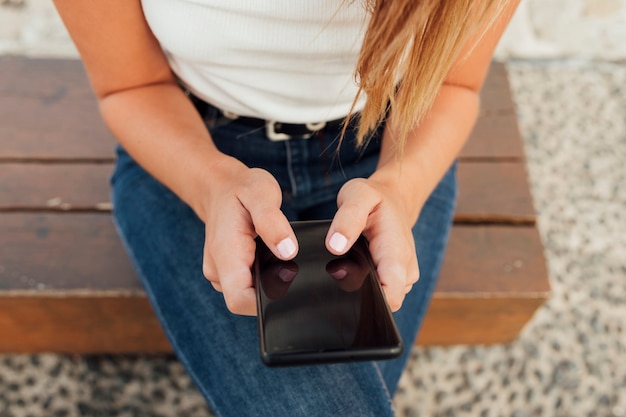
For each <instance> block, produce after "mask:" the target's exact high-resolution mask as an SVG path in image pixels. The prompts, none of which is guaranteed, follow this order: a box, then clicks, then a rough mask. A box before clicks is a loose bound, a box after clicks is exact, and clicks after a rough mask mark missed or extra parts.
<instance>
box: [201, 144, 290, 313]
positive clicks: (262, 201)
mask: <svg viewBox="0 0 626 417" xmlns="http://www.w3.org/2000/svg"><path fill="white" fill-rule="evenodd" d="M211 171H212V174H211V178H210V179H209V181H208V185H207V187H208V188H209V189H208V192H206V193H205V194H204V196H203V197H202V198H201V200H200V201H199V204H201V206H202V209H200V210H197V211H198V212H199V214H200V217H202V219H203V220H204V222H205V227H206V235H205V244H204V259H203V273H204V276H205V277H206V278H207V279H208V280H209V281H210V282H211V284H213V287H214V288H215V289H216V290H217V291H220V292H222V293H223V294H224V299H225V301H226V305H227V307H228V309H229V310H230V311H231V312H232V313H235V314H243V315H256V295H255V290H254V283H253V281H252V273H251V267H252V263H253V262H254V256H255V249H256V244H255V241H254V239H255V237H256V236H257V235H258V236H260V238H261V239H263V241H264V242H265V244H266V245H267V247H268V248H269V249H270V250H271V251H272V252H273V253H274V255H275V256H276V257H277V258H278V259H281V260H290V259H293V258H294V257H295V256H296V254H297V252H298V243H297V241H296V237H295V234H294V232H293V229H292V228H291V225H290V224H289V221H288V220H287V218H286V217H285V215H284V214H283V213H282V211H281V210H280V206H281V202H282V193H281V190H280V186H279V184H278V182H277V181H276V179H275V178H274V177H273V176H272V175H271V174H270V173H269V172H267V171H265V170H262V169H259V168H248V167H247V166H245V165H244V164H242V163H241V162H240V161H238V160H236V159H234V158H231V157H227V156H224V158H220V161H218V162H217V163H216V164H215V165H213V166H212V169H211Z"/></svg>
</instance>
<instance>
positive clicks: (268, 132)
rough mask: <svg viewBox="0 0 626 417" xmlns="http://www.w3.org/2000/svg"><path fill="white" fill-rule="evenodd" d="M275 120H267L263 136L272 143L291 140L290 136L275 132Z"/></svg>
mask: <svg viewBox="0 0 626 417" xmlns="http://www.w3.org/2000/svg"><path fill="white" fill-rule="evenodd" d="M276 123H277V122H276V120H268V121H267V122H266V123H265V136H267V138H268V139H269V140H270V141H272V142H282V141H285V140H289V139H291V135H288V134H287V133H281V132H277V131H276Z"/></svg>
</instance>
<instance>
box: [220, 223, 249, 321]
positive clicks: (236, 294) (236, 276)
mask: <svg viewBox="0 0 626 417" xmlns="http://www.w3.org/2000/svg"><path fill="white" fill-rule="evenodd" d="M236 230H237V227H236V226H235V224H234V223H230V222H228V223H227V222H223V223H221V224H220V225H218V227H217V229H216V235H217V236H218V237H219V239H216V242H219V244H217V245H213V247H212V248H211V249H212V251H211V252H212V253H213V255H214V256H213V261H214V263H215V270H216V275H217V276H218V277H219V287H220V288H221V291H222V293H223V294H224V300H225V301H226V306H227V307H228V309H229V310H230V311H231V312H232V313H234V314H241V315H247V316H254V315H256V293H255V290H254V284H253V282H252V272H251V270H250V268H251V266H252V262H253V260H254V252H255V248H256V244H255V241H254V239H253V237H252V236H251V235H250V234H245V233H236V232H234V231H236Z"/></svg>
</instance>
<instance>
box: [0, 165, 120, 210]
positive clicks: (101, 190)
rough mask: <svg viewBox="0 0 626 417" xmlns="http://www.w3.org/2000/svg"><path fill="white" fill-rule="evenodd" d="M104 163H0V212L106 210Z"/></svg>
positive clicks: (109, 168) (106, 168)
mask: <svg viewBox="0 0 626 417" xmlns="http://www.w3.org/2000/svg"><path fill="white" fill-rule="evenodd" d="M112 170H113V166H112V164H110V163H107V164H52V165H49V164H34V163H28V164H18V163H0V211H9V210H10V211H18V210H63V211H64V210H106V209H110V206H111V203H110V195H109V193H110V189H109V181H108V179H109V177H110V175H111V172H112Z"/></svg>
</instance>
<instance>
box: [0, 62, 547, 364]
mask: <svg viewBox="0 0 626 417" xmlns="http://www.w3.org/2000/svg"><path fill="white" fill-rule="evenodd" d="M482 100H483V105H482V113H481V116H480V120H479V121H478V123H477V126H476V128H475V129H474V132H473V135H472V137H471V139H470V141H469V142H468V144H467V146H466V147H465V149H464V150H463V153H462V155H461V156H460V167H459V181H460V198H459V202H458V210H457V214H456V217H455V225H454V228H453V231H452V236H451V241H450V246H449V249H448V252H447V254H446V259H445V265H444V267H443V271H442V275H441V279H440V283H439V285H438V287H437V290H436V294H435V296H434V299H433V302H432V304H431V307H430V311H429V313H428V316H427V318H426V321H425V324H424V328H423V331H422V332H421V334H420V336H419V338H418V341H417V343H419V344H422V345H435V344H437V345H450V344H493V343H504V342H509V341H511V340H514V339H515V338H516V336H517V335H518V333H519V332H520V330H521V329H522V327H523V326H524V325H525V324H526V323H527V322H528V320H529V319H530V318H531V317H532V316H533V314H534V312H535V311H536V309H537V308H538V307H539V306H540V305H541V304H542V303H543V302H544V300H546V298H547V296H548V294H549V285H548V278H547V271H546V266H545V260H544V256H543V248H542V244H541V241H540V238H539V235H538V232H537V229H536V226H535V212H534V209H533V204H532V200H531V196H530V193H529V185H528V182H527V176H526V171H525V161H524V153H523V148H522V141H521V139H520V135H519V132H518V128H517V123H516V118H515V111H514V105H513V102H512V100H511V95H510V91H509V86H508V81H507V76H506V72H505V69H504V67H503V66H502V65H500V64H494V65H493V66H492V68H491V71H490V74H489V77H488V81H487V83H486V86H485V88H484V91H483V93H482ZM113 145H114V140H113V138H112V136H111V134H110V133H109V132H108V131H107V129H106V128H105V126H104V124H103V122H102V121H101V119H100V116H99V113H98V110H97V105H96V102H95V99H94V96H93V94H92V92H91V91H90V89H89V86H88V83H87V81H86V77H85V75H84V72H83V69H82V66H81V64H80V62H79V61H73V60H55V59H42V60H37V59H28V58H23V57H10V56H8V57H2V58H0V334H1V335H2V337H0V352H40V351H55V352H77V353H97V352H109V353H115V352H168V351H170V346H169V344H168V342H167V341H166V339H165V337H164V335H163V333H162V331H161V329H160V327H159V324H158V323H157V320H156V319H155V316H154V315H153V312H152V310H151V308H150V305H149V303H148V301H147V299H146V297H145V294H144V292H143V290H142V288H141V286H140V284H139V282H138V280H137V278H136V276H135V273H134V272H133V270H132V268H131V265H130V263H129V261H128V259H127V257H126V255H125V253H124V251H123V249H122V246H121V245H120V243H119V240H118V238H117V236H116V233H115V230H114V227H113V225H112V221H111V216H110V210H111V204H110V202H109V190H108V181H107V180H108V176H109V174H110V172H111V169H112V164H113Z"/></svg>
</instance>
